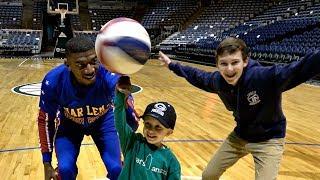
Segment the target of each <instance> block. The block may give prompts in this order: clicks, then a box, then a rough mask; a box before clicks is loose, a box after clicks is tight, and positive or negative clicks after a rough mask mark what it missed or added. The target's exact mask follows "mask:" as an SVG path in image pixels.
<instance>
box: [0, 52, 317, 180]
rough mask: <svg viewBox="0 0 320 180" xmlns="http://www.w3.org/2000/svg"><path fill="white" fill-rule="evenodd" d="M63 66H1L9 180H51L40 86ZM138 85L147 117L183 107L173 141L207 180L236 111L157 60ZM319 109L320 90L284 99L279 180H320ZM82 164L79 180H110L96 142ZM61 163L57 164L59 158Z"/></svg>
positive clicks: (186, 164)
mask: <svg viewBox="0 0 320 180" xmlns="http://www.w3.org/2000/svg"><path fill="white" fill-rule="evenodd" d="M62 62H63V60H42V59H41V58H40V57H38V58H29V59H1V60H0V77H1V80H0V86H1V89H0V92H1V93H0V108H1V111H0V131H1V133H0V167H2V168H0V174H1V179H6V180H7V179H30V180H31V179H43V178H44V175H43V165H42V159H41V153H40V149H39V141H38V126H37V113H38V101H39V97H38V96H37V93H39V88H40V86H39V84H37V83H40V82H41V80H42V78H43V77H44V75H45V73H46V72H48V71H49V70H50V69H52V68H53V67H55V66H57V65H58V64H60V63H62ZM183 64H186V63H183ZM191 65H192V66H195V67H199V68H201V69H205V70H208V71H212V70H214V68H212V67H206V66H200V65H194V64H191ZM131 79H132V83H133V84H135V85H137V86H140V87H141V88H142V91H141V92H139V93H135V94H134V98H135V105H136V108H137V109H138V110H140V111H142V110H144V108H145V107H146V105H147V104H149V103H150V102H152V101H158V100H162V101H168V102H170V103H172V104H173V105H174V106H175V108H176V111H177V114H178V119H177V124H176V128H175V130H174V133H173V135H171V136H169V137H168V139H166V142H165V143H166V145H167V146H169V147H170V148H171V149H172V150H173V152H174V153H175V154H176V156H177V157H178V159H179V161H180V163H181V167H182V175H183V179H200V176H201V172H202V170H203V169H204V168H205V166H206V164H207V162H208V161H209V160H210V158H211V157H212V155H213V154H214V152H215V151H216V150H217V148H218V147H219V146H220V145H221V143H222V141H223V140H224V139H225V138H226V136H227V135H228V134H229V133H230V132H231V131H232V129H233V128H234V127H235V122H234V120H233V118H232V115H231V112H228V111H227V110H226V108H225V107H224V105H223V104H222V102H221V101H220V99H219V97H218V96H217V95H215V94H210V93H206V92H204V91H201V90H199V89H197V88H195V87H193V86H191V85H189V84H188V83H187V82H186V81H185V80H184V79H182V78H179V77H177V76H175V75H174V74H173V73H172V72H170V71H169V70H168V69H167V68H166V67H164V66H163V65H162V64H161V63H160V62H158V61H157V60H149V61H148V62H147V64H146V65H145V66H144V67H143V69H142V70H141V71H139V72H138V73H135V74H133V75H132V76H131ZM25 85H27V86H25ZM17 86H19V87H18V88H16V90H15V91H17V89H19V90H20V91H21V92H25V93H21V92H20V94H17V93H15V92H14V91H13V88H14V87H17ZM18 92H19V91H18ZM25 94H28V95H25ZM30 94H31V95H30ZM32 94H33V95H32ZM319 107H320V87H315V86H311V85H307V84H303V85H300V86H298V87H297V88H295V89H293V90H290V91H288V92H286V93H284V94H283V109H284V112H285V115H286V117H287V136H286V146H285V152H284V156H283V159H282V163H281V167H280V171H279V176H278V179H280V180H288V179H295V180H296V179H319V178H320V167H319V162H320V156H319V154H320V139H319V138H318V137H319V134H320V111H319ZM139 131H141V126H140V128H139ZM110 148H112V147H110ZM77 164H78V168H79V174H78V178H77V179H79V180H88V179H105V178H104V177H105V175H106V170H105V167H104V165H103V163H102V160H101V159H100V155H99V153H98V150H97V148H96V147H95V145H94V143H93V141H92V139H91V138H90V137H86V138H85V139H84V141H83V145H82V146H81V152H80V156H79V158H78V163H77ZM53 165H54V166H56V160H55V159H54V162H53ZM222 179H224V180H227V179H229V180H233V179H254V164H253V159H252V157H251V156H250V155H249V156H246V157H245V158H242V159H241V160H240V161H238V163H236V164H235V165H234V166H233V167H231V168H230V169H228V170H227V171H226V172H225V173H224V174H223V176H222Z"/></svg>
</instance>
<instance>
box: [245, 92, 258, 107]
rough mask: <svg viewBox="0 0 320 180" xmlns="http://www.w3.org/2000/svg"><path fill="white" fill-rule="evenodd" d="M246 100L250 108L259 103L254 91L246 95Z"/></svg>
mask: <svg viewBox="0 0 320 180" xmlns="http://www.w3.org/2000/svg"><path fill="white" fill-rule="evenodd" d="M247 100H248V101H249V105H250V106H253V105H256V104H258V103H259V102H260V101H261V100H260V98H259V96H258V94H257V92H256V91H251V92H249V93H248V94H247Z"/></svg>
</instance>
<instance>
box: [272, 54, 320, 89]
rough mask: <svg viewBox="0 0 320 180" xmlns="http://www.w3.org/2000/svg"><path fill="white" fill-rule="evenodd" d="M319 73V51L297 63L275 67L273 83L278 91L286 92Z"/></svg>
mask: <svg viewBox="0 0 320 180" xmlns="http://www.w3.org/2000/svg"><path fill="white" fill-rule="evenodd" d="M319 73H320V51H315V52H313V53H310V54H307V55H306V56H304V57H302V58H301V59H300V60H299V61H296V62H293V63H290V64H287V65H285V66H276V67H275V81H276V84H277V87H278V88H279V90H280V91H282V92H283V91H287V90H289V89H291V88H294V87H295V86H297V85H299V84H301V83H303V82H305V81H307V80H309V79H310V78H312V77H314V76H315V75H317V74H319Z"/></svg>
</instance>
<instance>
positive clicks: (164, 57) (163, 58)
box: [158, 51, 171, 66]
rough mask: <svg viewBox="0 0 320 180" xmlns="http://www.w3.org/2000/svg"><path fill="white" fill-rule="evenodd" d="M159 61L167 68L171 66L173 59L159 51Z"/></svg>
mask: <svg viewBox="0 0 320 180" xmlns="http://www.w3.org/2000/svg"><path fill="white" fill-rule="evenodd" d="M158 59H159V60H160V61H162V62H164V63H165V65H166V66H169V64H170V63H171V59H170V58H169V57H168V56H167V55H165V54H164V53H163V52H161V51H159V58H158Z"/></svg>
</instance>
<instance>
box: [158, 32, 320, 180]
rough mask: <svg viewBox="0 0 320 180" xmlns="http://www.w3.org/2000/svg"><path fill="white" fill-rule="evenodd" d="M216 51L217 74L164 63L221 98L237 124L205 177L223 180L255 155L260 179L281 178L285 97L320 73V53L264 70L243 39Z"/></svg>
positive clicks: (226, 42) (161, 57)
mask: <svg viewBox="0 0 320 180" xmlns="http://www.w3.org/2000/svg"><path fill="white" fill-rule="evenodd" d="M216 51H217V53H216V62H217V68H218V70H219V71H216V72H205V71H202V70H199V69H196V68H193V67H189V66H182V65H180V64H179V63H173V62H171V60H170V58H168V57H167V56H166V55H165V54H163V53H162V52H160V53H159V60H161V61H163V62H164V63H165V64H166V65H167V66H168V67H169V69H170V70H171V71H173V72H174V73H175V74H176V75H178V76H181V77H184V78H185V79H186V80H187V81H188V82H189V83H191V84H192V85H194V86H196V87H198V88H200V89H203V90H205V91H208V92H212V93H216V94H218V95H219V97H220V98H221V100H222V101H223V103H224V105H225V106H226V108H227V109H228V110H229V111H232V112H233V116H234V118H235V121H236V123H237V125H236V127H235V129H234V131H233V132H231V133H230V134H229V136H228V137H227V139H226V140H225V141H224V143H223V144H222V145H221V146H220V148H219V149H218V150H217V152H216V154H215V155H214V156H213V158H212V159H211V160H210V162H209V163H208V165H207V167H206V169H205V170H204V172H203V174H202V178H203V179H204V180H206V179H208V180H213V179H219V177H220V176H221V175H222V174H223V172H225V171H226V169H227V168H229V167H231V166H232V165H233V164H235V163H236V162H237V161H238V160H239V159H240V158H242V157H243V156H245V155H247V154H249V153H250V154H252V156H253V158H254V163H255V177H256V179H276V177H277V175H278V170H279V165H280V161H281V158H282V154H283V151H284V137H285V132H286V118H285V116H284V114H283V112H282V106H281V95H282V93H283V92H284V91H287V90H289V89H291V88H294V87H296V86H297V85H299V84H301V83H303V82H305V81H307V80H308V79H310V78H312V77H313V76H315V75H317V74H319V73H320V52H319V51H315V52H313V53H311V54H308V55H306V56H305V57H303V58H301V59H300V60H299V61H297V62H293V63H291V64H287V65H273V66H269V67H264V66H261V65H260V64H259V63H258V62H257V61H254V60H252V59H249V51H248V48H247V46H246V44H245V43H244V42H243V41H242V40H241V39H237V38H226V39H224V40H223V41H222V42H221V43H220V44H219V46H218V47H217V49H216Z"/></svg>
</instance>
